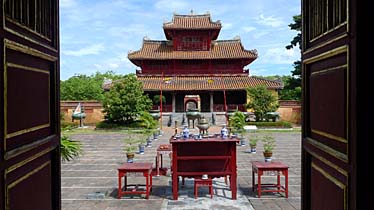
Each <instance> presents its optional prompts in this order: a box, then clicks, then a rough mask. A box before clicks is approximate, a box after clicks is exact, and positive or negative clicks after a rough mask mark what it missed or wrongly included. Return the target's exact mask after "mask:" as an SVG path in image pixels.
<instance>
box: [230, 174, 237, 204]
mask: <svg viewBox="0 0 374 210" xmlns="http://www.w3.org/2000/svg"><path fill="white" fill-rule="evenodd" d="M229 179H230V180H229V182H230V185H231V187H230V188H231V193H232V196H231V197H232V199H233V200H236V191H237V183H236V180H237V174H236V172H234V173H232V175H230V178H229Z"/></svg>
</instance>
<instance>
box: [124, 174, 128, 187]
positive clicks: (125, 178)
mask: <svg viewBox="0 0 374 210" xmlns="http://www.w3.org/2000/svg"><path fill="white" fill-rule="evenodd" d="M124 180H125V186H124V189H125V191H126V190H127V175H125V177H124Z"/></svg>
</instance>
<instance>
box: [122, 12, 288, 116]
mask: <svg viewBox="0 0 374 210" xmlns="http://www.w3.org/2000/svg"><path fill="white" fill-rule="evenodd" d="M221 28H222V24H221V22H220V21H212V19H211V16H210V14H202V15H196V14H193V13H192V12H191V14H189V15H177V14H174V16H173V19H172V21H170V22H165V23H164V24H163V29H164V33H165V37H166V40H151V39H149V38H144V39H143V45H142V47H141V49H140V50H137V51H133V52H130V53H129V54H128V58H129V60H130V61H131V62H132V63H134V64H135V65H136V66H138V67H139V69H137V70H136V75H137V77H138V79H139V80H140V81H141V82H143V86H144V91H145V93H147V94H149V96H150V98H151V99H152V98H153V97H154V96H155V95H160V94H161V92H162V95H163V96H165V98H166V102H165V103H164V104H163V108H162V109H163V111H164V112H173V113H175V112H185V111H186V109H188V108H198V109H199V110H200V111H201V112H224V111H227V110H225V105H226V107H227V109H238V110H241V111H245V107H244V104H246V103H247V94H246V88H247V87H253V86H256V85H260V84H263V85H266V86H267V88H268V89H271V90H274V91H277V90H279V89H281V88H282V84H281V83H279V82H275V81H270V80H265V79H261V78H257V77H251V76H249V70H248V69H244V67H245V66H247V65H248V64H250V63H252V62H253V61H254V60H255V59H256V58H257V56H258V55H257V51H256V50H246V49H245V48H244V47H243V45H242V43H241V40H240V38H239V37H236V38H234V39H231V40H217V38H218V35H219V32H220V30H221ZM156 97H157V96H156Z"/></svg>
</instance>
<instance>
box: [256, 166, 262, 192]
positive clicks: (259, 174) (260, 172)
mask: <svg viewBox="0 0 374 210" xmlns="http://www.w3.org/2000/svg"><path fill="white" fill-rule="evenodd" d="M261 175H262V171H261V169H258V171H257V193H258V197H259V198H261Z"/></svg>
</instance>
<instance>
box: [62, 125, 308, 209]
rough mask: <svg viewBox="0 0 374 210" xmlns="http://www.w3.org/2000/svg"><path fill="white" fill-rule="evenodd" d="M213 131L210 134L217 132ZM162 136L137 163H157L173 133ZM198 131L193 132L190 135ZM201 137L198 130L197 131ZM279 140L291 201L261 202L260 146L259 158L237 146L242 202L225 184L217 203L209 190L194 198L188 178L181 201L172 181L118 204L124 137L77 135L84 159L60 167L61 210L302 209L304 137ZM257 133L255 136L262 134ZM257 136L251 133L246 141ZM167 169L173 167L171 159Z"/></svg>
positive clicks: (285, 135) (270, 198) (279, 136)
mask: <svg viewBox="0 0 374 210" xmlns="http://www.w3.org/2000/svg"><path fill="white" fill-rule="evenodd" d="M219 129H220V128H219V127H212V128H210V129H209V132H215V131H219ZM163 131H164V135H163V136H161V137H159V140H158V141H154V142H153V144H152V147H150V148H146V149H145V154H144V155H140V154H136V155H135V162H152V163H154V161H155V156H156V148H157V146H158V145H159V144H165V143H168V141H169V137H170V136H171V135H172V133H173V129H171V128H168V127H165V128H164V129H163ZM191 131H192V132H194V131H193V130H191ZM196 132H197V131H196ZM269 133H270V134H272V135H273V136H274V137H275V139H276V141H277V146H276V148H275V149H274V154H273V159H274V161H282V162H284V163H286V164H288V165H289V166H290V168H289V198H288V199H286V198H285V197H284V194H283V193H282V194H278V193H264V194H263V195H262V196H261V198H257V195H256V193H253V192H252V187H251V182H252V181H251V180H252V169H251V163H250V162H251V161H254V160H258V161H263V155H262V144H261V142H260V143H259V144H258V145H257V147H258V149H257V150H258V151H257V153H256V154H252V153H249V152H248V151H249V146H248V145H246V146H238V147H237V156H238V157H237V166H238V199H237V200H231V191H230V190H229V188H228V186H227V185H226V184H225V182H224V179H223V178H221V179H214V183H213V192H214V195H213V199H210V196H209V193H208V189H207V188H199V195H198V196H199V197H198V199H194V195H193V179H186V183H185V186H184V187H183V188H182V187H181V186H180V187H179V189H180V190H179V199H178V200H177V201H175V200H172V193H171V177H170V176H159V177H153V190H152V192H151V195H150V198H149V200H147V199H145V198H144V196H143V195H142V196H138V195H134V196H133V197H131V196H124V197H123V198H122V199H117V185H118V178H117V167H118V166H119V165H121V164H122V163H123V162H125V161H126V155H125V152H124V151H123V148H122V145H123V139H124V137H125V135H126V134H125V133H120V132H118V133H110V132H108V133H106V132H97V134H96V133H94V134H92V132H90V134H74V135H72V136H71V137H72V138H73V139H75V140H80V141H81V143H82V145H83V151H84V154H83V155H82V156H81V157H80V158H78V159H76V160H73V161H70V162H64V163H62V169H61V176H62V177H61V186H62V209H63V210H86V209H87V210H125V209H126V210H132V209H146V210H148V209H149V210H158V209H162V210H174V209H175V210H177V209H178V210H193V209H196V210H205V209H206V210H208V209H211V210H213V209H217V210H218V209H220V210H225V209H230V210H246V209H248V210H251V209H255V210H267V209H270V210H299V209H301V202H300V201H301V199H300V189H301V188H300V184H301V166H300V164H301V152H300V151H301V140H300V132H269ZM264 134H265V133H264V132H257V133H256V134H255V135H264ZM248 135H249V137H250V136H251V135H254V133H249V134H247V136H248ZM164 165H166V166H167V167H169V166H170V160H169V158H168V157H166V158H164ZM262 180H263V183H266V182H276V176H263V179H262ZM281 181H282V183H284V182H283V181H284V180H283V178H282V180H281ZM128 182H129V183H130V184H132V183H133V184H137V183H139V184H141V183H144V182H145V180H144V177H135V176H134V177H129V178H128Z"/></svg>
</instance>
